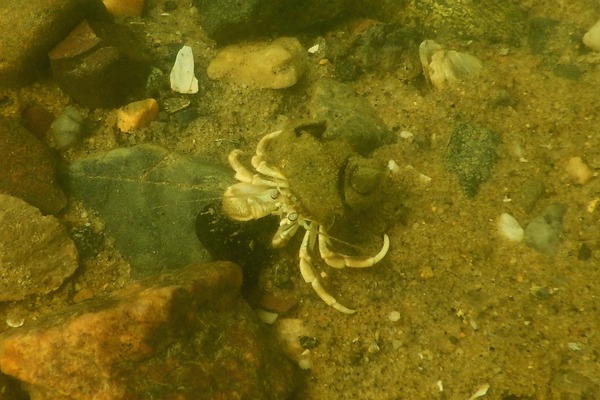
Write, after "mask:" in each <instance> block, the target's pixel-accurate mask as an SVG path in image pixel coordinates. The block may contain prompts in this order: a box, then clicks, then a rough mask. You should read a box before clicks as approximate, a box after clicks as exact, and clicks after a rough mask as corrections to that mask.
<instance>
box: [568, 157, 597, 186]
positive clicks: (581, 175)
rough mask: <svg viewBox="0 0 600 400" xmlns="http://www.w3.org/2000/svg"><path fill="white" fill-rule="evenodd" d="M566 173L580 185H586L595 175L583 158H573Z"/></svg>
mask: <svg viewBox="0 0 600 400" xmlns="http://www.w3.org/2000/svg"><path fill="white" fill-rule="evenodd" d="M566 171H567V174H569V177H570V178H571V179H572V180H573V182H575V183H577V184H579V185H585V184H586V183H588V182H589V181H590V179H592V178H593V177H594V173H593V172H592V170H591V169H590V168H589V167H588V166H587V165H586V164H585V163H584V162H583V160H582V159H581V157H571V158H570V159H569V161H568V162H567V167H566Z"/></svg>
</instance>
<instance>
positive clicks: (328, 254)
mask: <svg viewBox="0 0 600 400" xmlns="http://www.w3.org/2000/svg"><path fill="white" fill-rule="evenodd" d="M330 245H331V241H330V240H329V239H328V238H327V232H325V230H324V229H323V227H319V252H320V253H321V257H322V258H323V260H325V262H326V263H327V264H328V265H329V266H331V267H333V268H344V267H352V268H367V267H372V266H373V265H375V264H377V263H378V262H379V261H381V259H382V258H383V257H385V255H386V254H387V252H388V250H389V248H390V238H389V237H388V235H383V246H382V247H381V250H379V253H377V254H375V255H374V256H372V257H361V256H357V257H355V256H348V255H346V254H340V253H336V252H334V251H331V249H330V248H329V246H330Z"/></svg>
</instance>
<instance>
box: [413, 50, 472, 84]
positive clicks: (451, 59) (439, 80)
mask: <svg viewBox="0 0 600 400" xmlns="http://www.w3.org/2000/svg"><path fill="white" fill-rule="evenodd" d="M419 58H420V59H421V64H422V65H423V74H424V75H425V79H427V83H429V84H430V85H431V86H433V87H434V88H436V89H444V88H445V87H447V86H449V85H451V84H453V83H454V82H456V81H458V80H459V79H463V78H466V77H468V76H470V75H475V74H477V73H478V72H479V71H480V70H481V69H482V67H483V66H482V65H481V61H479V59H477V58H476V57H474V56H472V55H470V54H466V53H460V52H458V51H454V50H444V48H443V47H442V46H440V45H439V44H437V43H436V42H434V41H433V40H425V41H424V42H423V43H421V45H420V46H419Z"/></svg>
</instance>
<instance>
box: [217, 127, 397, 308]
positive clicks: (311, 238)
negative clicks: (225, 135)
mask: <svg viewBox="0 0 600 400" xmlns="http://www.w3.org/2000/svg"><path fill="white" fill-rule="evenodd" d="M282 132H283V131H282V130H278V131H275V132H272V133H269V134H267V135H265V136H264V137H263V138H262V139H261V140H260V141H259V143H258V145H257V147H256V154H255V155H254V156H253V157H252V159H251V165H252V168H253V169H254V171H251V170H250V169H248V168H246V167H245V166H244V165H243V163H242V162H241V161H240V156H241V155H242V154H243V152H242V151H241V150H239V149H235V150H233V151H232V152H231V153H230V154H229V158H228V160H229V164H230V165H231V167H232V168H233V170H234V171H235V178H236V179H237V180H238V181H239V182H237V183H235V184H233V185H231V186H229V187H228V188H227V189H226V190H225V193H224V194H223V210H224V211H225V213H226V214H227V215H229V216H230V217H231V218H232V219H234V220H238V221H250V220H256V219H260V218H263V217H266V216H268V215H276V216H277V217H279V228H278V229H277V232H275V235H274V236H273V238H272V241H271V244H272V246H273V247H275V248H280V247H284V246H285V245H286V244H287V243H288V242H289V241H290V239H291V238H292V237H293V236H294V235H295V234H296V233H297V232H298V230H299V229H301V228H302V229H304V231H305V233H304V237H303V238H302V243H301V244H300V249H299V259H300V261H299V264H300V273H301V275H302V278H303V279H304V281H305V282H306V283H308V284H310V285H311V286H312V288H313V289H314V291H315V293H316V294H317V295H318V296H319V297H320V298H321V299H322V300H323V301H324V302H325V303H326V304H328V305H329V306H331V307H333V308H334V309H336V310H338V311H341V312H342V313H345V314H353V313H354V312H355V310H352V309H350V308H348V307H346V306H344V305H342V304H340V303H339V302H338V301H337V300H336V299H335V297H333V296H332V295H331V294H329V292H327V290H326V289H325V288H324V287H323V285H322V284H321V281H320V279H319V277H318V276H317V273H316V272H315V269H314V266H313V261H312V258H313V255H314V252H315V247H318V251H319V254H320V256H321V258H322V259H323V260H324V261H325V263H327V264H328V265H329V266H331V267H333V268H338V269H341V268H344V267H352V268H367V267H371V266H373V265H375V264H377V263H378V262H379V261H381V260H382V259H383V257H385V255H386V254H387V252H388V249H389V245H390V241H389V237H388V236H387V235H385V234H384V236H383V246H382V247H381V250H379V252H378V253H377V254H375V255H374V256H350V255H345V254H341V253H337V252H335V251H333V250H332V243H331V237H330V236H329V234H328V233H327V230H326V228H325V226H324V225H323V224H322V223H320V222H319V221H316V220H314V219H313V218H312V217H311V215H309V213H308V212H307V211H306V210H305V209H304V208H303V206H302V204H301V202H300V201H299V199H298V198H297V197H296V196H295V195H294V194H293V193H292V191H291V189H290V182H289V180H288V179H287V178H286V176H285V175H284V174H283V172H282V171H281V170H280V169H279V168H277V167H275V166H273V165H270V164H269V163H268V162H267V159H266V157H267V151H268V149H269V146H270V145H271V143H272V142H273V141H274V140H275V139H276V138H278V137H279V136H280V135H281V134H282Z"/></svg>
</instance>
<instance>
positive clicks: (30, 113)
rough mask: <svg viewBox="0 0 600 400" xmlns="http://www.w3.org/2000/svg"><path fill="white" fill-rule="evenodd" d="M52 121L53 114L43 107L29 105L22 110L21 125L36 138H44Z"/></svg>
mask: <svg viewBox="0 0 600 400" xmlns="http://www.w3.org/2000/svg"><path fill="white" fill-rule="evenodd" d="M52 121H54V115H53V114H52V113H51V112H50V111H48V110H46V109H45V108H44V107H40V106H31V107H27V108H26V109H25V111H23V126H25V128H27V130H28V131H29V132H31V133H33V134H34V135H35V137H37V138H38V139H44V138H45V137H46V133H48V131H49V130H50V125H51V124H52Z"/></svg>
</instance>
